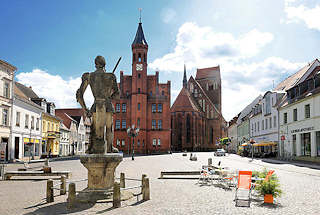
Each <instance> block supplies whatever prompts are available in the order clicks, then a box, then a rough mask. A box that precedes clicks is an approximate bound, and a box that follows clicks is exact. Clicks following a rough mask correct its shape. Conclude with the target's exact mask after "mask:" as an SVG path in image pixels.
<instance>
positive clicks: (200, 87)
mask: <svg viewBox="0 0 320 215" xmlns="http://www.w3.org/2000/svg"><path fill="white" fill-rule="evenodd" d="M190 79H193V80H194V83H196V84H197V86H198V87H199V89H200V90H201V92H199V93H202V95H203V96H205V97H206V98H207V99H208V101H209V102H210V103H211V104H212V106H213V108H214V109H215V111H216V112H217V113H218V114H220V115H221V116H222V114H221V113H220V111H219V110H218V109H217V108H216V106H215V105H214V103H213V102H212V100H211V99H210V97H209V96H208V95H207V93H206V91H205V90H203V88H202V86H201V84H200V83H199V82H198V81H197V80H195V79H194V78H193V77H192V76H191V77H190ZM190 79H189V80H190Z"/></svg>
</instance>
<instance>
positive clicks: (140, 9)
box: [139, 8, 142, 23]
mask: <svg viewBox="0 0 320 215" xmlns="http://www.w3.org/2000/svg"><path fill="white" fill-rule="evenodd" d="M141 11H142V8H139V13H140V17H139V23H141Z"/></svg>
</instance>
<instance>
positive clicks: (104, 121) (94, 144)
mask: <svg viewBox="0 0 320 215" xmlns="http://www.w3.org/2000/svg"><path fill="white" fill-rule="evenodd" d="M119 60H120V59H119ZM118 63H119V61H118ZM105 65H106V61H105V59H104V57H102V56H97V57H96V59H95V66H96V71H94V72H92V73H84V74H83V75H82V83H81V86H80V88H79V89H78V90H77V95H76V96H77V101H78V102H79V103H80V105H81V107H82V108H83V110H84V111H85V114H86V116H87V117H92V125H91V136H90V143H89V146H88V150H87V151H86V153H88V154H106V153H113V152H118V149H117V148H114V147H113V144H112V143H113V114H114V112H115V111H114V107H113V104H112V99H119V98H120V94H119V89H118V85H117V80H116V76H115V74H113V73H107V72H106V70H105ZM114 71H115V69H114ZM88 85H90V87H91V90H92V94H93V97H94V103H93V105H92V107H91V108H90V110H89V109H88V108H87V106H86V104H85V102H84V99H83V94H84V92H85V90H86V88H87V86H88ZM106 141H107V142H106Z"/></svg>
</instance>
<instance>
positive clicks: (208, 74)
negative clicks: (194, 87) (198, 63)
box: [196, 66, 220, 79]
mask: <svg viewBox="0 0 320 215" xmlns="http://www.w3.org/2000/svg"><path fill="white" fill-rule="evenodd" d="M203 78H217V79H220V66H215V67H208V68H203V69H197V74H196V79H203Z"/></svg>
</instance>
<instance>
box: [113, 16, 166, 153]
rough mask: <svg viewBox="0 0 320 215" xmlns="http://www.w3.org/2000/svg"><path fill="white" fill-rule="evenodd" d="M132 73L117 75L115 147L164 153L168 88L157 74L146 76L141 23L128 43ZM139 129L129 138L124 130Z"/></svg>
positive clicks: (146, 52) (146, 62) (140, 151)
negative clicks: (117, 97) (133, 136)
mask: <svg viewBox="0 0 320 215" xmlns="http://www.w3.org/2000/svg"><path fill="white" fill-rule="evenodd" d="M131 51H132V74H131V75H124V74H123V71H121V72H120V83H119V88H120V92H121V94H120V99H119V100H113V103H114V106H115V107H116V108H115V110H116V114H115V117H114V122H113V123H114V128H115V132H114V135H115V138H114V143H113V144H114V146H115V147H117V148H119V150H120V151H122V152H124V153H128V154H132V153H133V151H134V153H136V154H140V153H141V154H152V153H167V152H168V151H170V145H171V130H170V122H171V121H170V86H171V82H170V81H167V83H159V71H155V74H149V75H147V73H148V72H147V69H148V43H147V41H146V39H145V37H144V33H143V29H142V22H141V18H140V22H139V24H138V29H137V32H136V35H135V37H134V40H133V42H132V44H131ZM133 125H134V126H135V128H139V129H140V131H139V135H138V136H137V137H135V138H134V140H133V138H129V137H128V134H127V129H128V128H129V126H130V127H132V126H133Z"/></svg>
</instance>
